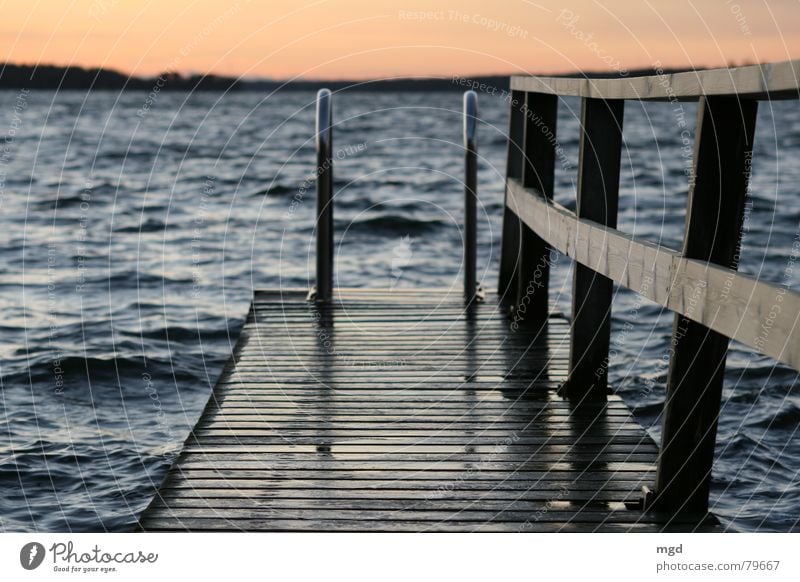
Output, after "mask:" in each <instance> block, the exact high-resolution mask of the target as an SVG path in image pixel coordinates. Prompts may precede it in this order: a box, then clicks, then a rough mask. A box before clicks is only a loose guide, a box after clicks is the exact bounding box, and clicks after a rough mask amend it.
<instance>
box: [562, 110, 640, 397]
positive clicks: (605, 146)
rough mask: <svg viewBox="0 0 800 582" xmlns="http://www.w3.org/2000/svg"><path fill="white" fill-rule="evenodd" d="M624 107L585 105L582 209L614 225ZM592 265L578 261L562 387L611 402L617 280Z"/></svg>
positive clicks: (580, 188) (581, 213)
mask: <svg viewBox="0 0 800 582" xmlns="http://www.w3.org/2000/svg"><path fill="white" fill-rule="evenodd" d="M624 105H625V101H623V100H614V101H605V100H603V99H588V98H585V99H583V101H582V104H581V137H580V146H579V155H578V200H577V211H576V212H577V215H578V217H580V218H587V219H589V220H592V221H594V222H597V223H599V224H603V225H606V226H609V227H611V228H616V226H617V207H618V200H619V169H620V154H621V150H622V117H623V111H624ZM578 244H580V243H578ZM598 260H600V261H602V260H605V258H604V257H599V256H598ZM591 267H592V265H589V266H584V265H581V264H577V263H576V264H575V271H574V275H573V280H572V326H571V327H572V329H571V330H570V331H571V333H570V352H569V374H568V376H567V381H566V382H565V383H564V384H563V385H562V386H561V389H560V390H559V393H560V394H561V395H562V396H565V397H568V398H570V399H571V400H584V399H591V400H605V399H606V393H607V391H608V373H607V372H608V353H609V346H610V342H611V299H612V294H613V284H612V282H611V279H608V278H607V277H604V276H602V275H600V274H598V273H596V272H595V271H593V270H592V269H591Z"/></svg>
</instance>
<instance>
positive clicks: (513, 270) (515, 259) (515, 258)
mask: <svg viewBox="0 0 800 582" xmlns="http://www.w3.org/2000/svg"><path fill="white" fill-rule="evenodd" d="M524 134H525V93H523V92H522V91H512V92H511V104H510V112H509V118H508V152H507V155H506V181H508V180H509V179H517V180H522V162H523V153H524V151H525V144H524ZM520 225H521V222H520V219H519V217H518V216H517V215H516V214H515V213H514V211H513V210H511V209H510V208H509V207H508V188H506V192H505V200H504V203H503V235H502V236H503V240H502V242H501V245H500V277H499V279H498V283H497V294H498V295H499V296H500V302H501V303H502V304H504V305H505V306H506V307H509V306H511V305H512V304H513V303H514V301H516V299H517V286H518V283H517V273H518V263H519V251H520V248H519V245H520Z"/></svg>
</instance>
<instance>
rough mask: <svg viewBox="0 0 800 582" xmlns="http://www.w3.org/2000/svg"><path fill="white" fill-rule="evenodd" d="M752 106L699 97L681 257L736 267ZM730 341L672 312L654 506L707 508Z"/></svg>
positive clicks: (698, 510)
mask: <svg viewBox="0 0 800 582" xmlns="http://www.w3.org/2000/svg"><path fill="white" fill-rule="evenodd" d="M757 107H758V103H757V102H756V101H747V100H741V101H740V100H739V99H738V98H736V97H705V98H701V99H700V102H699V104H698V114H697V127H696V129H695V145H694V169H693V174H692V182H691V183H690V186H689V201H688V207H687V211H686V226H685V230H684V243H683V254H684V256H686V257H687V258H690V259H698V260H701V261H707V262H710V263H714V264H717V265H721V266H724V267H729V268H731V269H735V268H736V267H737V257H738V246H739V244H740V239H741V232H742V222H743V219H744V212H745V199H746V194H747V184H748V179H749V168H750V160H751V157H752V149H753V135H754V133H755V123H756V113H757ZM678 284H679V283H678ZM695 290H697V289H695ZM690 292H691V290H690ZM701 307H702V306H698V307H697V309H700V308H701ZM688 308H691V306H687V309H688ZM702 308H704V309H713V307H712V306H711V305H707V306H705V307H702ZM728 342H729V340H728V338H727V337H725V336H723V335H721V334H719V333H717V332H715V331H712V330H710V329H708V328H707V327H705V326H703V325H701V324H699V323H695V322H693V321H691V320H690V319H689V318H687V317H684V316H683V315H678V314H676V316H675V320H674V323H673V332H672V344H671V346H672V357H671V359H670V367H669V377H668V379H667V394H666V401H665V404H664V419H663V430H662V437H661V453H660V455H659V461H658V471H657V473H656V491H655V499H654V507H655V508H656V509H659V510H664V511H671V512H685V513H704V512H706V511H707V510H708V493H709V484H710V480H711V467H712V464H713V462H714V444H715V441H716V433H717V418H718V416H719V408H720V400H721V397H722V383H723V376H724V372H725V357H726V354H727V349H728Z"/></svg>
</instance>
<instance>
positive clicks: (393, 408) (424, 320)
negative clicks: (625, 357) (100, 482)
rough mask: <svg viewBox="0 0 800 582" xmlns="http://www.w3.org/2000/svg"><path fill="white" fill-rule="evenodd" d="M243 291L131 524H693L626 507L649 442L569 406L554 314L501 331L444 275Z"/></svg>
mask: <svg viewBox="0 0 800 582" xmlns="http://www.w3.org/2000/svg"><path fill="white" fill-rule="evenodd" d="M305 296H306V292H305V291H288V292H280V291H264V292H258V293H256V294H255V298H254V301H253V305H252V309H251V311H250V314H249V317H248V319H247V322H246V324H245V327H244V329H243V330H242V333H241V336H240V338H239V342H238V345H237V346H236V349H235V352H234V355H233V357H232V358H231V360H230V362H229V364H228V365H227V367H226V369H225V371H224V373H223V375H222V377H221V378H220V380H219V382H218V384H217V386H216V388H215V390H214V392H213V395H212V397H211V400H210V401H209V403H208V406H207V408H206V410H205V412H204V413H203V415H202V417H201V419H200V421H199V422H198V424H197V427H196V428H195V430H194V431H193V433H192V434H191V436H190V437H189V439H188V441H187V442H186V446H185V449H184V451H183V454H182V455H181V456H180V459H179V460H178V462H177V463H176V464H175V466H174V467H173V469H172V470H171V471H170V473H169V476H168V477H167V479H166V481H165V482H164V484H163V486H162V488H161V491H160V494H159V495H158V497H157V498H156V499H155V500H154V501H153V503H152V505H151V506H150V507H149V509H148V510H147V511H146V512H145V513H144V516H143V517H142V520H141V524H140V527H141V528H142V529H143V530H146V531H163V530H191V531H202V530H214V531H217V530H241V531H265V530H266V531H319V530H321V531H504V532H513V531H523V532H524V531H530V532H551V531H660V530H662V529H681V530H686V529H690V530H695V529H701V530H708V529H713V528H714V525H713V521H712V520H705V522H704V523H703V524H698V523H697V521H698V520H694V521H691V520H689V521H687V520H685V519H683V520H676V519H671V518H670V517H667V516H663V515H659V514H654V513H647V512H642V511H641V510H640V509H628V508H627V507H626V505H625V502H626V501H627V502H632V501H636V499H638V497H639V496H640V493H641V488H642V486H643V485H650V484H652V482H653V479H654V477H655V467H656V459H657V455H658V448H657V446H656V445H655V443H654V442H653V441H652V440H651V438H650V437H649V436H648V435H647V434H646V433H645V431H644V430H643V429H642V428H641V427H640V426H639V425H638V424H636V422H635V421H634V420H633V419H632V418H631V415H630V411H629V410H628V408H627V407H626V406H625V404H624V403H623V402H622V401H621V400H620V399H619V398H618V397H614V396H612V397H610V398H609V400H608V402H607V403H601V404H594V403H585V404H583V405H575V404H570V402H569V401H566V400H564V399H562V398H560V397H559V396H557V395H556V393H555V390H556V388H557V387H558V385H559V384H560V383H561V382H563V381H564V380H565V379H566V372H567V359H568V355H569V354H568V350H569V324H568V322H567V320H566V319H565V318H564V317H563V316H562V315H560V314H557V313H553V314H552V315H551V316H550V318H549V322H548V325H547V326H546V327H545V328H542V329H541V330H525V329H520V330H517V331H512V330H511V329H510V324H511V323H512V320H511V318H509V316H508V315H507V313H506V311H505V310H502V309H500V308H499V307H498V306H497V304H496V303H483V304H478V305H476V306H474V307H473V308H465V307H464V305H463V299H462V296H461V295H460V294H455V293H448V292H447V291H446V290H429V291H424V290H423V291H401V290H395V291H388V290H387V291H377V290H372V291H368V290H355V289H354V290H342V291H340V294H339V295H338V296H337V297H336V299H335V301H334V303H333V304H332V305H329V306H325V307H319V306H317V305H316V304H314V303H313V302H308V301H306V297H305Z"/></svg>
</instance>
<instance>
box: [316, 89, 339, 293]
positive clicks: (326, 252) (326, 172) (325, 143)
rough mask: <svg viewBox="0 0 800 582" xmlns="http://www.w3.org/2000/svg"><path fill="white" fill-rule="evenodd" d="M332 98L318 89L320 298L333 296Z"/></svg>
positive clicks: (317, 145)
mask: <svg viewBox="0 0 800 582" xmlns="http://www.w3.org/2000/svg"><path fill="white" fill-rule="evenodd" d="M332 123H333V99H332V97H331V92H330V90H328V89H320V90H319V91H318V92H317V116H316V147H317V281H316V288H315V290H314V291H313V292H312V293H313V295H314V298H315V299H316V300H317V301H320V302H326V301H330V300H331V299H332V298H333V249H334V246H333V130H332V127H331V126H332Z"/></svg>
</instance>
